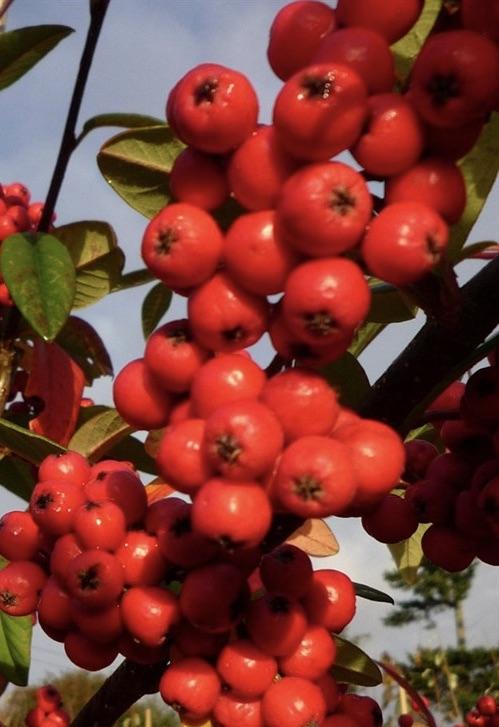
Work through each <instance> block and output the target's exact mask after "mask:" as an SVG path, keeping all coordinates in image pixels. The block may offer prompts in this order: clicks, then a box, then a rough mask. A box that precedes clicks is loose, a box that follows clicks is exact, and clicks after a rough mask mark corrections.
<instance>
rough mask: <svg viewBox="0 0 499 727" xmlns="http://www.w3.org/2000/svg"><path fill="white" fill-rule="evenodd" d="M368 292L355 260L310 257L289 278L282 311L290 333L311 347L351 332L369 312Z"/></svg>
mask: <svg viewBox="0 0 499 727" xmlns="http://www.w3.org/2000/svg"><path fill="white" fill-rule="evenodd" d="M370 301H371V294H370V291H369V287H368V285H367V283H366V281H365V279H364V276H363V274H362V271H361V270H360V268H359V266H358V265H356V263H354V262H352V261H351V260H346V259H344V258H335V257H331V258H324V259H321V260H310V261H308V262H305V263H302V264H301V265H298V267H296V268H295V269H294V270H293V271H292V272H291V274H290V275H289V277H288V280H287V283H286V288H285V290H284V299H283V302H282V312H283V316H284V321H285V323H286V325H287V326H288V328H289V330H290V331H291V333H293V334H294V335H295V336H296V337H297V338H298V339H299V340H300V341H303V342H304V343H307V344H309V345H311V346H314V345H315V344H316V343H320V344H321V345H322V344H326V343H333V342H335V341H337V340H338V339H340V340H341V339H344V338H345V336H347V335H353V332H354V330H355V329H356V328H357V327H358V326H359V325H360V324H361V323H362V321H363V320H364V318H365V317H366V315H367V313H368V311H369V305H370Z"/></svg>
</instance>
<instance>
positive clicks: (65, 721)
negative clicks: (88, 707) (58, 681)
mask: <svg viewBox="0 0 499 727" xmlns="http://www.w3.org/2000/svg"><path fill="white" fill-rule="evenodd" d="M35 698H36V707H33V709H30V711H29V712H28V714H27V715H26V717H25V720H24V721H25V723H26V727H68V726H69V724H70V723H71V719H70V716H69V714H68V713H67V712H66V710H65V709H63V703H62V698H61V695H60V694H59V691H58V690H57V689H56V688H55V687H54V686H52V685H51V684H46V685H45V686H43V687H39V688H38V689H37V690H36V692H35Z"/></svg>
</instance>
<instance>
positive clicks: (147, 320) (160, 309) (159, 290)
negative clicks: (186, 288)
mask: <svg viewBox="0 0 499 727" xmlns="http://www.w3.org/2000/svg"><path fill="white" fill-rule="evenodd" d="M171 300H172V291H171V290H170V289H169V288H167V287H166V285H164V283H157V284H156V285H155V286H154V287H153V288H151V290H150V291H149V292H148V293H147V295H146V297H145V298H144V302H143V303H142V333H143V334H144V338H148V336H150V334H151V333H152V332H153V331H154V329H155V328H156V326H157V325H158V323H159V322H160V320H161V319H162V318H163V316H164V315H165V313H166V312H167V311H168V308H169V307H170V303H171Z"/></svg>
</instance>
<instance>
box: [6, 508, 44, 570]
mask: <svg viewBox="0 0 499 727" xmlns="http://www.w3.org/2000/svg"><path fill="white" fill-rule="evenodd" d="M41 544H42V535H41V532H40V528H39V527H38V525H37V524H36V523H35V521H34V520H33V517H32V516H31V513H30V512H22V511H17V510H13V511H12V512H7V513H5V515H3V516H2V518H1V519H0V555H2V556H3V557H4V558H6V560H11V561H13V560H33V559H34V557H35V555H36V554H37V552H38V550H39V549H40V547H41Z"/></svg>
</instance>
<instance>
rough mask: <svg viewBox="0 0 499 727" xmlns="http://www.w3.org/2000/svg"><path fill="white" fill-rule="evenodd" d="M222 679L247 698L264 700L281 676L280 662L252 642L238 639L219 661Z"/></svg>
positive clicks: (227, 647)
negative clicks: (262, 697)
mask: <svg viewBox="0 0 499 727" xmlns="http://www.w3.org/2000/svg"><path fill="white" fill-rule="evenodd" d="M217 671H218V674H219V675H220V677H221V679H222V681H223V682H225V684H227V685H228V686H229V687H230V688H231V689H233V690H234V692H237V694H238V695H241V696H242V697H245V698H250V699H251V698H256V697H260V696H261V695H262V694H263V693H264V692H265V691H266V690H267V689H268V687H269V686H270V685H271V684H272V681H273V679H274V677H275V676H276V674H277V662H276V660H275V659H274V658H272V657H271V656H269V655H268V654H266V653H265V652H263V651H261V650H260V649H259V648H258V647H257V646H255V645H254V644H253V643H252V642H251V641H248V640H247V639H238V640H236V641H232V642H231V643H230V644H227V645H226V646H225V647H224V648H223V649H222V651H221V652H220V655H219V657H218V659H217Z"/></svg>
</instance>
